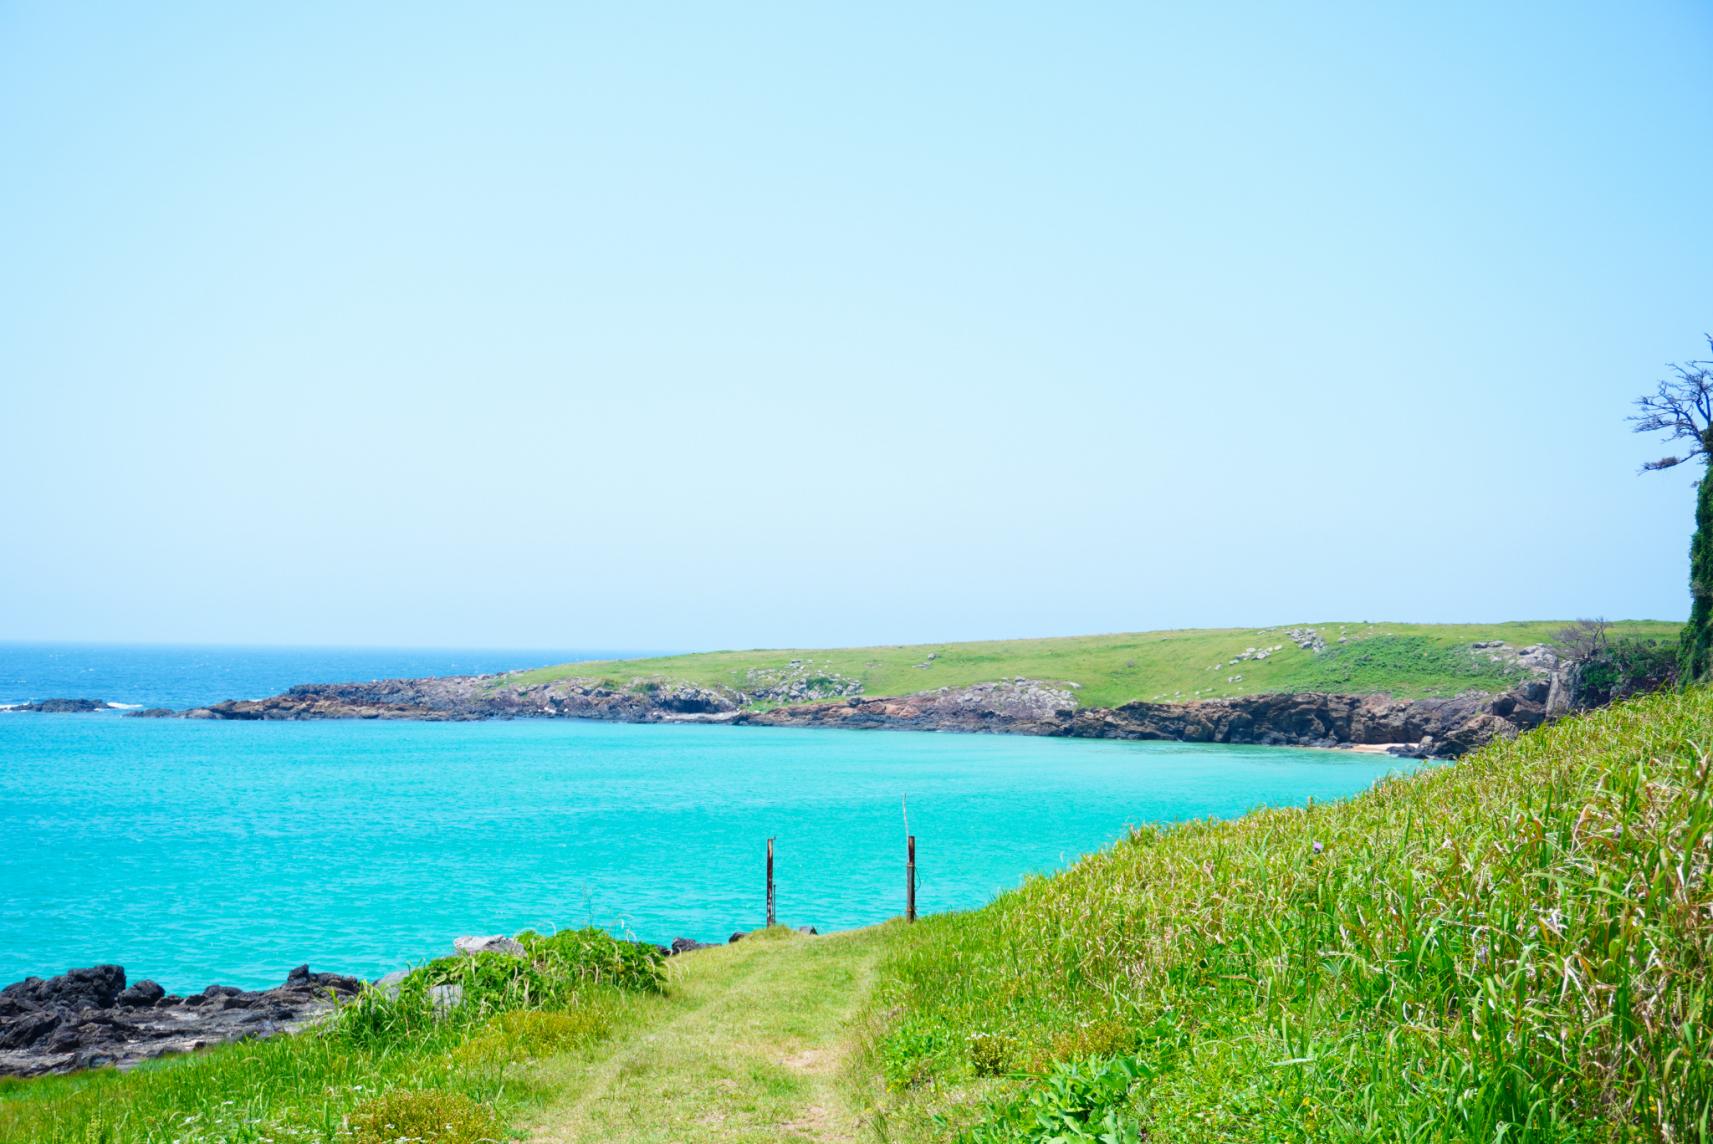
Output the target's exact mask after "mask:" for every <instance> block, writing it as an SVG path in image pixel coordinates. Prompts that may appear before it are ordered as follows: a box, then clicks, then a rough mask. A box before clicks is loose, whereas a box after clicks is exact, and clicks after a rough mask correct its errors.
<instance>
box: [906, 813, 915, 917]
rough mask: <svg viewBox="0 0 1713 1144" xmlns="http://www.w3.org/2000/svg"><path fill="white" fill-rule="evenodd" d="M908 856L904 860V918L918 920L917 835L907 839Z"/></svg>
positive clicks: (909, 836)
mask: <svg viewBox="0 0 1713 1144" xmlns="http://www.w3.org/2000/svg"><path fill="white" fill-rule="evenodd" d="M905 851H906V857H905V862H904V920H905V921H907V922H913V921H915V920H916V836H915V835H914V834H911V835H908V836H907V837H906V839H905Z"/></svg>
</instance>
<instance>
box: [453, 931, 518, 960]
mask: <svg viewBox="0 0 1713 1144" xmlns="http://www.w3.org/2000/svg"><path fill="white" fill-rule="evenodd" d="M452 948H453V949H455V950H457V951H458V952H459V953H466V954H469V953H504V954H507V955H509V956H511V957H522V956H523V943H522V942H520V941H518V940H517V939H516V938H512V937H507V936H506V935H505V934H503V933H496V934H490V935H489V936H487V937H459V938H453V939H452Z"/></svg>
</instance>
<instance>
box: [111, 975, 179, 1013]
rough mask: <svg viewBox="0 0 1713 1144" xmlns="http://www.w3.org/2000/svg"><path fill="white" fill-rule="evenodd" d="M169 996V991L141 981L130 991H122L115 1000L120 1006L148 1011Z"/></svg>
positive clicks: (151, 982) (150, 982)
mask: <svg viewBox="0 0 1713 1144" xmlns="http://www.w3.org/2000/svg"><path fill="white" fill-rule="evenodd" d="M166 995H167V991H166V990H165V989H162V988H161V987H160V986H159V985H156V984H155V983H154V982H153V981H139V982H137V983H136V984H135V985H133V986H131V987H130V988H128V989H123V990H120V992H119V996H117V997H116V998H114V1001H115V1002H117V1003H118V1004H120V1005H122V1006H125V1007H126V1008H130V1009H146V1008H148V1007H149V1006H151V1005H153V1004H154V1003H155V1002H157V1001H159V1000H160V999H161V998H162V997H165V996H166Z"/></svg>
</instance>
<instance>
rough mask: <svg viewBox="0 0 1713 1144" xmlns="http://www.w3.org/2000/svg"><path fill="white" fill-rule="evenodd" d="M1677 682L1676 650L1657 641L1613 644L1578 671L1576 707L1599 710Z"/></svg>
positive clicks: (1594, 655) (1582, 665)
mask: <svg viewBox="0 0 1713 1144" xmlns="http://www.w3.org/2000/svg"><path fill="white" fill-rule="evenodd" d="M1676 680H1677V649H1676V648H1674V647H1670V646H1668V645H1665V644H1662V643H1660V641H1658V640H1640V639H1620V640H1613V641H1612V642H1611V643H1609V644H1606V645H1604V646H1603V647H1601V648H1599V649H1598V650H1596V651H1595V652H1594V653H1593V654H1592V655H1590V656H1589V658H1587V659H1586V660H1584V661H1582V662H1581V663H1579V664H1578V665H1577V668H1576V696H1575V698H1576V705H1577V706H1579V707H1599V706H1601V705H1603V704H1607V703H1612V702H1614V701H1616V700H1619V699H1626V698H1628V697H1629V696H1632V695H1637V694H1640V693H1641V692H1645V691H1655V690H1657V689H1659V688H1661V687H1667V686H1670V685H1671V684H1672V683H1674V682H1676Z"/></svg>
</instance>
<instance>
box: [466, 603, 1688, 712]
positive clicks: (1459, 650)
mask: <svg viewBox="0 0 1713 1144" xmlns="http://www.w3.org/2000/svg"><path fill="white" fill-rule="evenodd" d="M1564 626H1565V622H1564V621H1550V620H1541V621H1528V622H1516V623H1505V624H1395V623H1366V622H1360V623H1350V622H1344V623H1338V622H1330V623H1305V624H1283V625H1279V626H1275V627H1267V628H1190V629H1183V630H1179V631H1160V632H1134V633H1129V634H1122V635H1102V636H1068V637H1063V638H1055V639H1027V640H991V641H984V642H980V643H945V644H912V645H893V646H887V647H863V648H833V649H812V648H809V649H803V648H799V649H780V650H756V651H722V652H706V653H700V654H694V655H677V656H664V657H660V658H656V659H637V660H597V661H591V662H587V663H569V664H561V665H558V666H555V667H544V668H539V669H536V670H534V671H525V672H516V673H513V674H511V675H507V676H504V677H503V678H502V680H501V681H499V682H498V683H497V684H496V686H505V685H523V686H527V685H530V684H538V683H548V682H552V681H554V680H559V679H587V680H596V681H600V682H602V683H603V684H605V685H606V686H609V687H611V688H614V689H616V690H622V689H625V688H632V687H636V686H639V685H642V684H646V683H649V682H655V683H688V684H695V685H698V686H703V687H715V688H723V689H729V690H732V691H743V692H753V691H755V690H757V689H758V687H763V686H766V685H767V684H768V683H770V682H774V681H777V680H782V679H788V678H801V679H804V680H805V681H807V682H811V683H813V682H815V681H818V680H824V681H834V682H837V681H840V680H851V681H856V682H858V683H860V684H861V685H862V694H863V695H866V696H871V697H878V696H895V695H908V694H911V693H913V692H918V691H929V690H933V689H935V688H939V687H967V686H969V685H971V684H976V683H989V682H994V681H998V680H1009V679H1014V678H1024V679H1034V680H1041V681H1043V682H1052V683H1074V684H1076V685H1077V691H1076V694H1077V701H1078V703H1080V704H1081V705H1083V706H1085V707H1114V706H1117V705H1119V704H1121V703H1128V702H1132V701H1135V700H1144V701H1151V702H1184V701H1188V700H1193V699H1214V698H1222V697H1228V696H1236V695H1260V694H1267V693H1273V692H1301V691H1334V692H1342V693H1348V694H1370V693H1385V694H1389V695H1394V696H1397V697H1399V698H1403V699H1419V698H1424V697H1428V696H1443V695H1456V694H1459V693H1461V692H1465V691H1488V692H1498V691H1503V690H1505V689H1506V688H1507V687H1509V686H1510V685H1511V684H1513V683H1515V682H1516V681H1517V680H1518V679H1519V678H1520V677H1521V676H1522V674H1523V672H1521V671H1520V670H1519V669H1518V668H1517V667H1516V666H1515V665H1514V664H1513V663H1510V662H1508V661H1507V660H1506V659H1505V657H1504V656H1503V655H1495V654H1494V653H1493V652H1492V651H1490V650H1485V649H1476V648H1474V647H1473V645H1474V644H1476V643H1486V642H1489V641H1495V640H1499V641H1503V642H1504V643H1505V644H1506V645H1507V646H1508V647H1510V648H1512V649H1517V648H1522V647H1526V646H1529V645H1531V644H1539V643H1550V642H1551V641H1552V639H1553V637H1554V635H1555V634H1556V633H1557V632H1559V631H1560V630H1561V629H1563V628H1564ZM1678 628H1679V625H1677V624H1675V623H1664V622H1660V621H1653V620H1635V621H1623V622H1620V623H1616V624H1614V625H1613V626H1612V635H1613V636H1614V637H1620V636H1631V637H1636V638H1640V639H1657V640H1667V641H1669V640H1675V639H1676V638H1677V632H1678ZM1293 630H1294V631H1297V632H1299V633H1300V632H1304V631H1308V630H1312V631H1313V632H1314V633H1315V635H1316V636H1318V637H1319V639H1320V640H1321V641H1322V642H1324V645H1325V647H1324V650H1320V651H1315V650H1311V649H1310V648H1308V647H1304V646H1302V645H1301V644H1300V643H1299V642H1298V640H1297V639H1293V638H1292V636H1291V633H1292V631H1293ZM1254 652H1265V653H1266V655H1265V658H1256V657H1255V656H1254V655H1253V654H1251V653H1254ZM1246 655H1248V658H1243V657H1245V656H1246ZM1233 660H1237V662H1236V663H1233V662H1232V661H1233Z"/></svg>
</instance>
